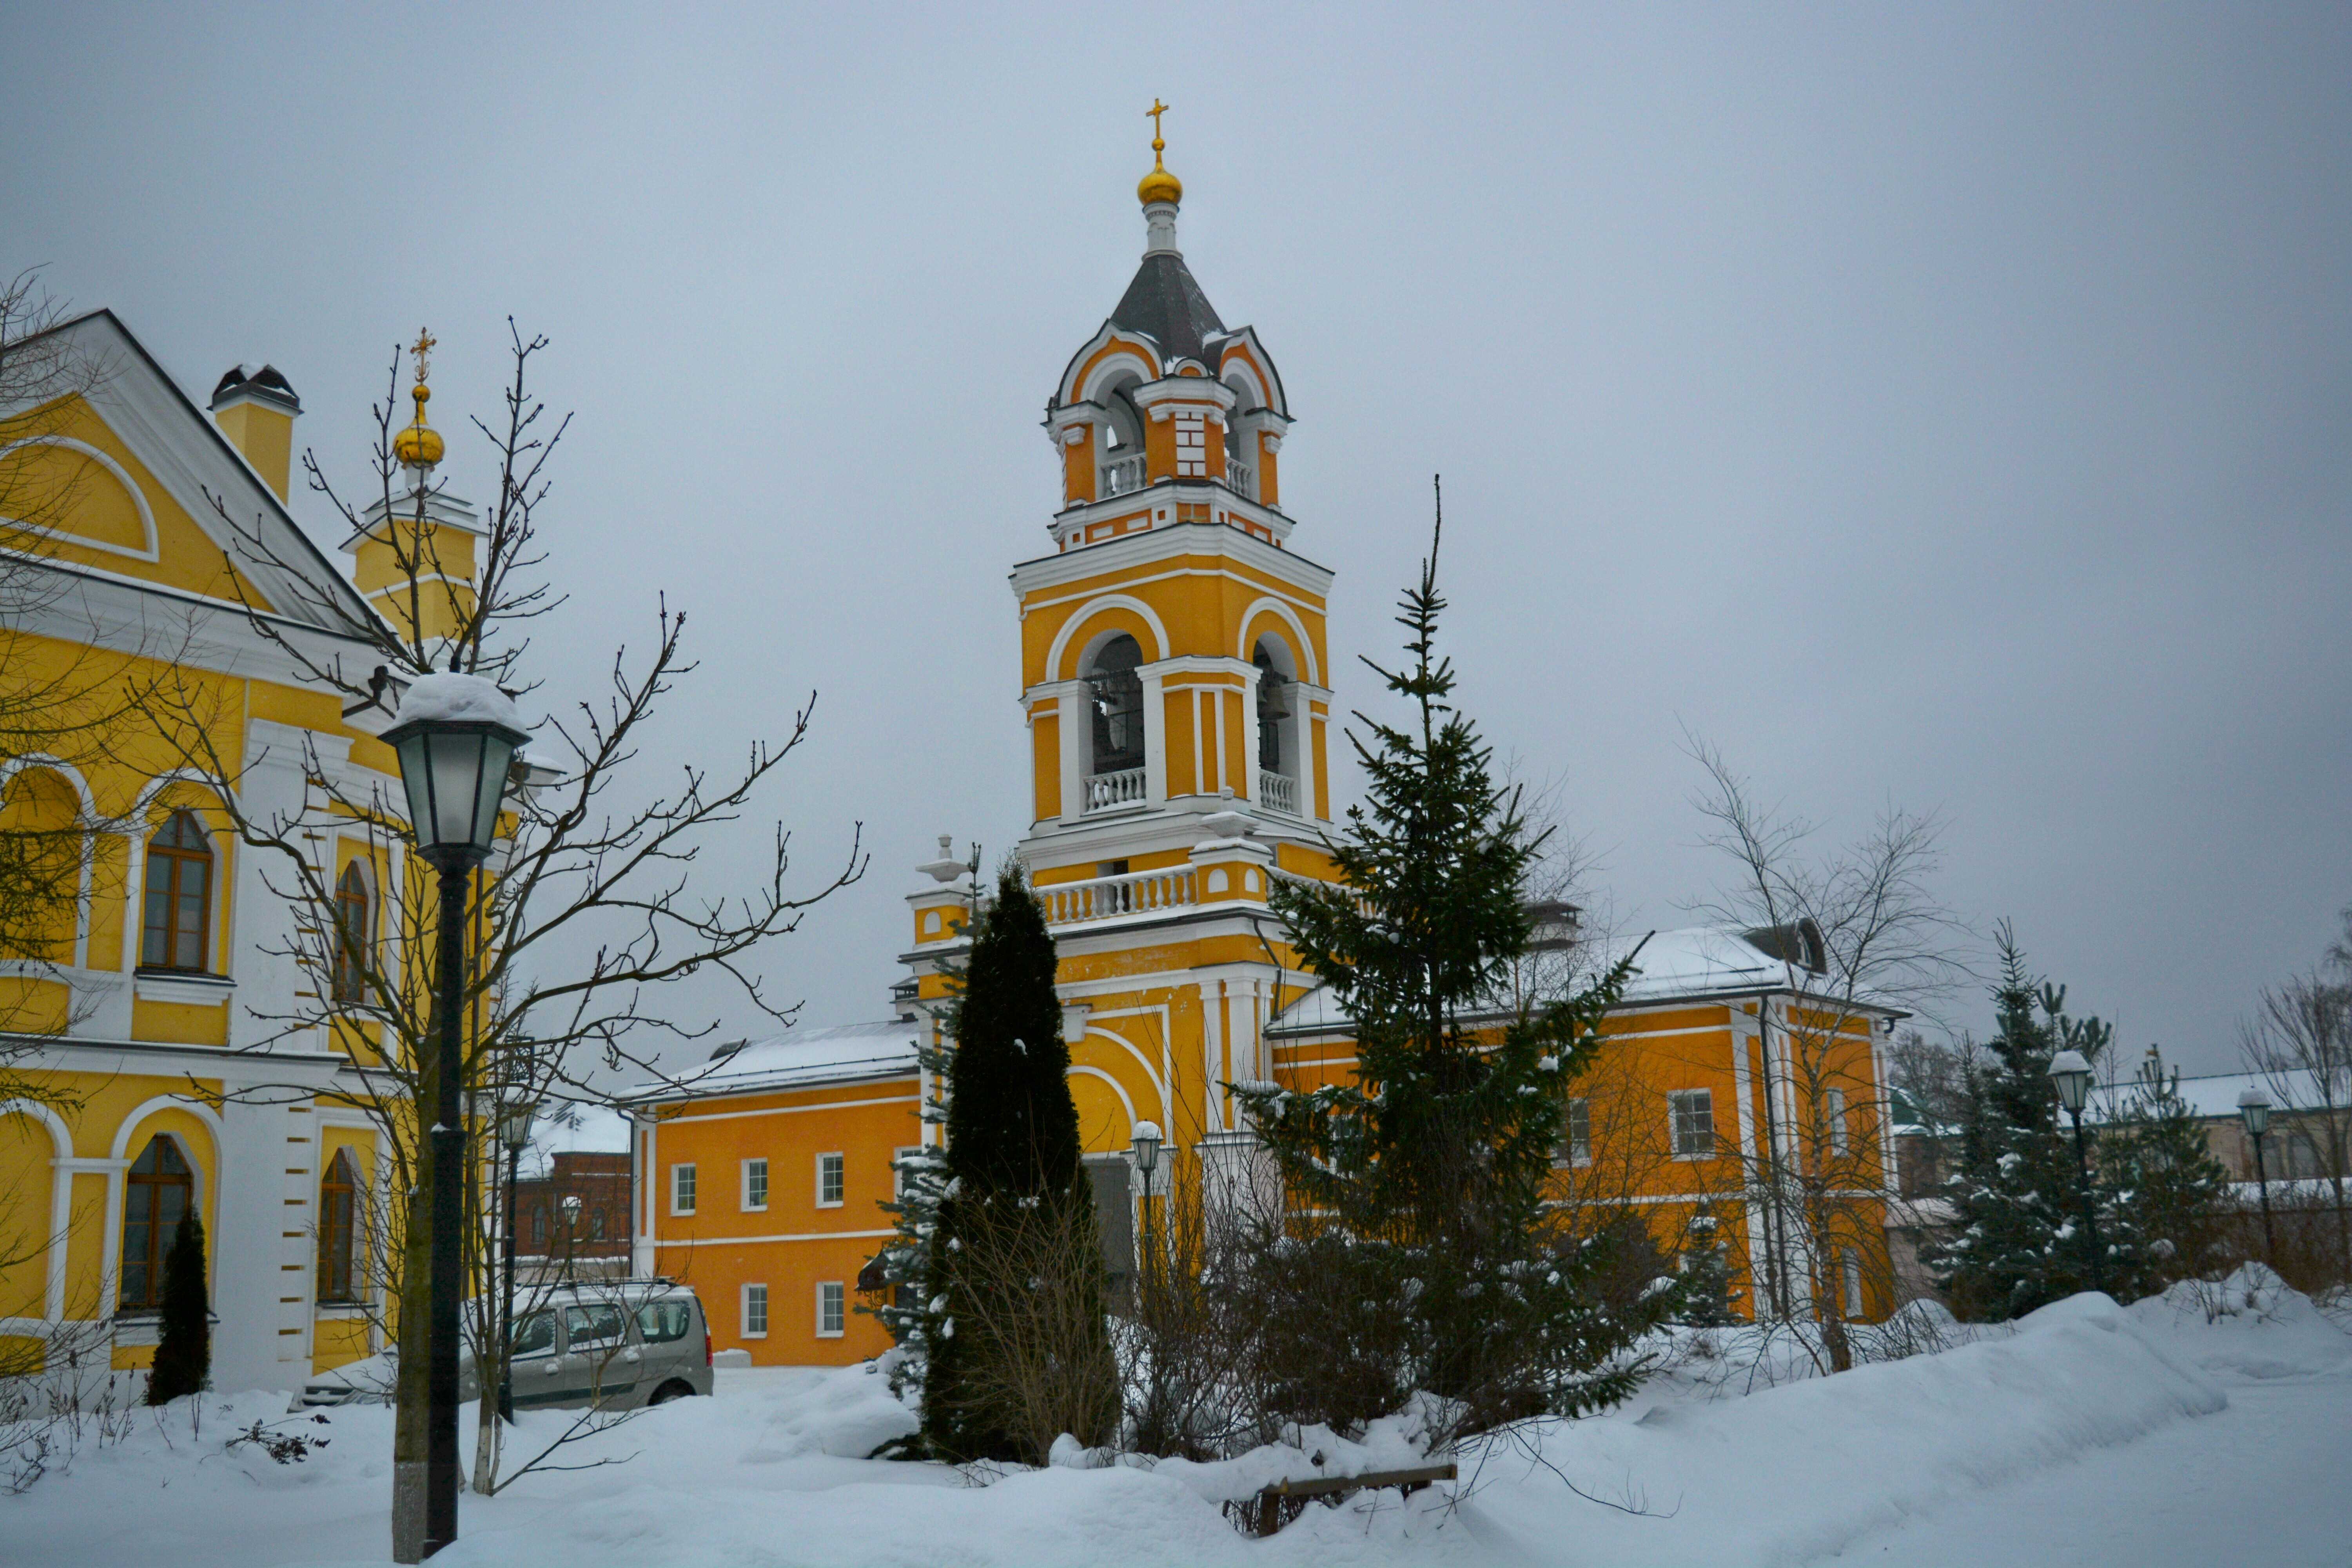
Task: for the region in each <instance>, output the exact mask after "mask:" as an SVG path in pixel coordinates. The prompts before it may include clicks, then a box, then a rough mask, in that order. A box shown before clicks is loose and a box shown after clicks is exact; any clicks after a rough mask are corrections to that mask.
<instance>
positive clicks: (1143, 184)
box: [1135, 98, 1184, 206]
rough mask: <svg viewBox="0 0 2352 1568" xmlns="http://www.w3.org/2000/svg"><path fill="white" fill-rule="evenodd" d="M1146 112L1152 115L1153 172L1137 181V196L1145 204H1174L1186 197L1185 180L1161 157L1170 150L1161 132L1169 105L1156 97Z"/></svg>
mask: <svg viewBox="0 0 2352 1568" xmlns="http://www.w3.org/2000/svg"><path fill="white" fill-rule="evenodd" d="M1144 112H1145V113H1146V114H1149V115H1150V116H1151V173H1150V174H1146V175H1144V176H1143V178H1142V179H1141V180H1139V181H1138V182H1137V183H1136V186H1135V197H1136V200H1138V201H1139V202H1141V203H1142V204H1143V205H1145V206H1150V205H1152V204H1153V203H1154V202H1166V203H1167V204H1168V205H1170V206H1174V205H1176V204H1177V203H1179V202H1181V201H1182V200H1183V199H1184V182H1183V181H1181V180H1180V179H1178V178H1177V177H1176V176H1175V175H1173V174H1170V173H1169V172H1168V164H1167V163H1166V162H1165V161H1164V160H1163V159H1162V158H1161V157H1160V154H1161V153H1165V152H1167V151H1168V143H1167V142H1166V141H1165V140H1164V139H1162V138H1161V136H1160V116H1161V115H1163V114H1165V113H1167V112H1168V106H1167V105H1166V104H1164V103H1162V102H1160V100H1158V99H1156V98H1155V99H1153V100H1151V107H1150V109H1147V110H1144Z"/></svg>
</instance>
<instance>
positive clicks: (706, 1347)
mask: <svg viewBox="0 0 2352 1568" xmlns="http://www.w3.org/2000/svg"><path fill="white" fill-rule="evenodd" d="M702 1364H703V1365H705V1366H709V1364H710V1325H709V1323H705V1324H703V1325H702Z"/></svg>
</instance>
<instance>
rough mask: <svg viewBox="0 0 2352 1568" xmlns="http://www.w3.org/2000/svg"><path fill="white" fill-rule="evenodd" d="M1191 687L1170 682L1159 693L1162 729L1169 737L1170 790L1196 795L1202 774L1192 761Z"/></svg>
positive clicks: (1174, 792) (1179, 793)
mask: <svg viewBox="0 0 2352 1568" xmlns="http://www.w3.org/2000/svg"><path fill="white" fill-rule="evenodd" d="M1192 701H1193V699H1192V689H1191V688H1190V687H1182V686H1173V685H1171V686H1169V687H1167V688H1165V689H1163V690H1162V692H1161V696H1160V704H1161V706H1160V733H1161V734H1162V735H1164V736H1165V737H1166V738H1167V752H1166V756H1167V759H1168V793H1169V794H1170V795H1197V794H1199V793H1200V790H1201V775H1200V773H1199V772H1197V771H1195V769H1194V767H1193V763H1192V752H1193V747H1194V742H1193V738H1192V737H1193V730H1192Z"/></svg>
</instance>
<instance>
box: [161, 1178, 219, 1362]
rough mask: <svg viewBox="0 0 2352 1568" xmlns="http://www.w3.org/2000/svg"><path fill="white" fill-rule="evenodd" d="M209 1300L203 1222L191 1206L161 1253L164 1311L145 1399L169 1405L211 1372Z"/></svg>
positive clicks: (210, 1311) (211, 1340)
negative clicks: (169, 1246)
mask: <svg viewBox="0 0 2352 1568" xmlns="http://www.w3.org/2000/svg"><path fill="white" fill-rule="evenodd" d="M212 1367H213V1331H212V1310H211V1302H210V1300H208V1296H207V1292H206V1291H205V1226H204V1222H203V1221H202V1220H200V1219H198V1218H197V1217H196V1211H195V1207H194V1205H189V1208H188V1211H187V1212H186V1213H185V1214H183V1215H181V1216H180V1224H179V1226H178V1228H176V1229H175V1230H173V1232H172V1249H171V1251H169V1252H167V1253H165V1254H164V1255H163V1321H162V1325H161V1332H160V1333H159V1335H158V1336H157V1338H156V1341H155V1364H154V1366H153V1368H152V1370H150V1371H149V1373H148V1374H147V1403H148V1404H150V1405H169V1404H170V1403H171V1402H172V1401H173V1400H174V1399H177V1398H179V1397H180V1396H181V1395H182V1394H199V1393H202V1392H203V1390H204V1386H205V1382H206V1381H207V1380H208V1379H209V1378H210V1377H211V1375H212Z"/></svg>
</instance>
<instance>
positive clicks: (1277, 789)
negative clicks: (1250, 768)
mask: <svg viewBox="0 0 2352 1568" xmlns="http://www.w3.org/2000/svg"><path fill="white" fill-rule="evenodd" d="M1257 803H1258V804H1259V805H1262V806H1265V807H1266V808H1267V809H1268V810H1270V811H1279V812H1282V813H1284V814H1286V816H1297V815H1298V781H1297V779H1295V778H1292V777H1291V776H1290V775H1289V774H1287V773H1260V774H1258V775H1257Z"/></svg>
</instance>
